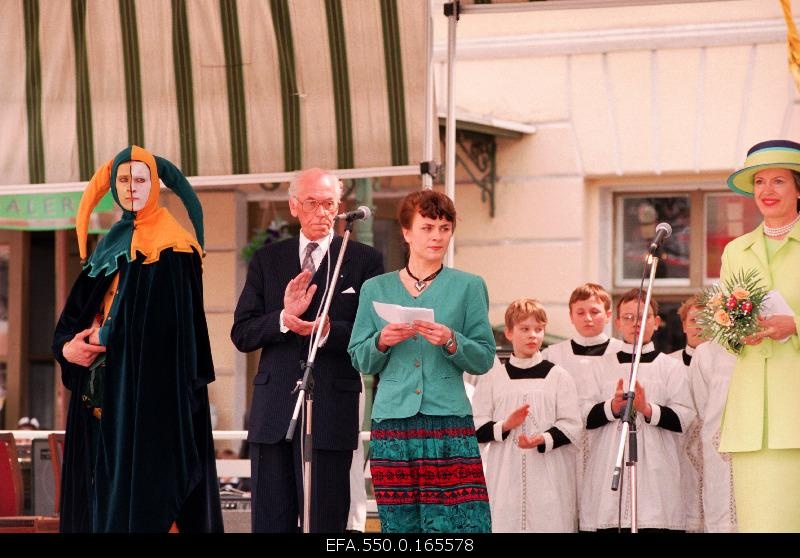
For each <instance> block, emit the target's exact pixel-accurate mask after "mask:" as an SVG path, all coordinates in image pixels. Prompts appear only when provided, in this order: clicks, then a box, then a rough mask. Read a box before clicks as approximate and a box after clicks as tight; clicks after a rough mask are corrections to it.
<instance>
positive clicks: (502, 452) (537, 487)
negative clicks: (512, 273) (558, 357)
mask: <svg viewBox="0 0 800 558" xmlns="http://www.w3.org/2000/svg"><path fill="white" fill-rule="evenodd" d="M509 362H510V363H511V364H512V365H514V366H516V367H518V368H522V369H528V368H532V367H533V366H535V365H537V364H539V363H541V362H543V361H542V357H541V355H540V354H539V353H537V354H536V355H535V356H534V357H533V358H532V359H525V360H522V359H517V358H515V357H513V356H512V357H511V359H510V361H509ZM526 403H527V404H529V405H530V412H529V414H528V417H527V418H526V419H525V422H524V423H523V424H522V425H521V426H520V427H518V428H515V429H513V430H512V431H511V432H510V433H509V435H508V436H507V438H506V439H505V440H503V438H502V423H503V421H504V420H505V419H506V418H507V417H508V416H509V415H510V414H511V413H512V412H513V411H514V410H516V409H518V408H519V407H521V406H522V405H524V404H526ZM472 404H473V412H474V417H475V426H476V429H477V428H480V427H481V426H483V425H484V424H486V423H487V422H489V421H494V422H495V423H496V424H495V425H494V429H493V431H494V440H495V441H492V442H489V443H486V444H481V445H482V446H485V447H484V449H483V451H482V452H481V453H482V455H483V459H484V468H485V471H486V486H487V488H488V491H489V504H490V506H491V513H492V531H493V532H496V533H501V532H575V531H576V529H577V523H576V517H577V514H576V510H575V503H576V497H575V455H576V453H577V448H576V444H577V443H578V442H579V441H580V431H581V422H580V411H579V409H578V395H577V391H576V389H575V382H574V381H573V380H572V378H571V377H570V375H569V373H567V371H566V370H564V369H563V368H561V367H560V366H553V367H552V368H551V369H550V370H549V372H548V373H547V375H546V376H545V377H544V378H535V379H534V378H524V379H515V380H512V379H511V378H509V375H508V372H507V370H506V367H505V365H503V364H501V363H500V361H499V360H495V365H494V366H493V367H492V369H491V370H490V371H489V372H488V373H487V374H485V375H484V376H482V377H481V380H480V382H478V386H477V388H476V390H475V395H474V397H473V400H472ZM553 426H555V427H556V428H558V429H559V430H560V431H561V432H562V433H563V434H564V435H565V436H566V437H567V438H568V439H569V440H570V442H571V443H569V444H565V445H562V446H560V447H558V448H555V449H553V447H552V446H553V439H552V436H550V434H549V433H546V431H547V430H548V429H550V428H551V427H553ZM539 433H544V437H545V439H546V442H547V443H546V446H545V447H546V451H545V452H544V453H540V452H539V451H538V449H537V448H532V449H521V448H520V447H519V446H517V444H516V441H517V437H518V436H519V435H520V434H525V435H526V436H531V435H534V434H539Z"/></svg>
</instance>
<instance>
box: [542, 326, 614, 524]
mask: <svg viewBox="0 0 800 558" xmlns="http://www.w3.org/2000/svg"><path fill="white" fill-rule="evenodd" d="M573 341H574V342H575V343H577V344H578V345H582V346H584V347H588V346H594V345H599V344H601V343H605V342H606V341H608V346H607V347H606V350H605V353H604V354H608V353H616V352H617V351H619V350H620V349H621V348H622V341H620V340H619V339H615V338H613V337H609V336H608V335H606V334H600V335H598V336H596V337H581V336H573V337H572V339H567V340H566V341H561V342H559V343H555V344H554V345H550V346H549V347H547V348H545V349H544V350H543V351H542V358H544V359H546V360H549V361H550V362H554V363H555V364H558V365H559V366H560V367H562V368H564V369H565V370H566V371H567V372H569V374H570V376H572V379H573V380H574V381H575V387H576V388H577V390H578V401H579V403H580V409H581V438H580V443H579V444H578V448H579V451H578V456H577V458H576V459H575V465H576V467H575V481H576V485H577V489H576V491H577V496H576V497H577V500H578V501H577V502H576V508H575V509H576V510H577V509H578V504H579V503H580V498H581V492H582V491H583V475H584V471H585V469H586V463H588V461H589V447H590V444H589V441H588V439H587V436H588V433H587V431H586V415H588V414H589V411H591V410H592V406H593V405H594V404H595V403H596V401H595V397H596V394H597V383H596V377H597V372H596V370H595V369H596V368H597V367H598V366H600V363H601V361H602V355H599V356H588V355H576V354H575V352H574V351H573V348H572V342H573Z"/></svg>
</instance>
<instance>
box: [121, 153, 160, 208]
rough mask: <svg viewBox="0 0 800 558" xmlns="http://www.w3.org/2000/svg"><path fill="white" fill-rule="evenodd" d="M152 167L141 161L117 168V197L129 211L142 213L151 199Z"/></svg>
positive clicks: (124, 164) (123, 164)
mask: <svg viewBox="0 0 800 558" xmlns="http://www.w3.org/2000/svg"><path fill="white" fill-rule="evenodd" d="M151 186H152V182H151V181H150V167H148V166H147V165H146V164H144V163H142V162H141V161H130V162H128V163H122V164H120V165H119V167H117V181H116V188H117V197H118V198H119V203H120V205H121V206H122V207H123V208H124V209H126V210H128V211H140V210H141V209H142V208H143V207H144V206H145V204H146V203H147V198H149V197H150V188H151Z"/></svg>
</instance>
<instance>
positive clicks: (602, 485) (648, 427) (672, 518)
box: [580, 289, 695, 531]
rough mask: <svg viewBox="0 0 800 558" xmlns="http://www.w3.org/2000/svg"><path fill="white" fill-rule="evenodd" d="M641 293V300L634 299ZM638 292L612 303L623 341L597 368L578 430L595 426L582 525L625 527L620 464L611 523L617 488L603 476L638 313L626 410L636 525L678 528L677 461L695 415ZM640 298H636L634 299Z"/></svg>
mask: <svg viewBox="0 0 800 558" xmlns="http://www.w3.org/2000/svg"><path fill="white" fill-rule="evenodd" d="M640 297H641V298H640ZM644 298H645V293H644V292H642V291H639V289H633V290H630V291H628V292H626V293H625V294H624V295H622V297H621V298H620V300H619V302H618V304H617V319H616V325H617V328H618V330H619V331H620V332H621V334H622V338H623V341H624V342H625V344H624V345H623V347H622V350H621V351H619V352H618V353H617V354H606V355H605V356H604V357H603V364H602V366H601V367H600V369H599V370H598V376H597V385H598V387H599V389H600V393H601V394H602V398H603V399H600V400H599V401H598V402H597V403H596V404H595V406H594V407H593V408H592V410H591V411H590V412H589V416H588V419H587V421H586V427H587V429H589V430H594V429H597V435H596V436H593V437H592V439H591V443H592V448H591V449H590V458H589V463H588V464H587V469H586V476H585V478H584V483H585V484H584V490H583V493H582V494H581V504H580V521H581V529H582V530H590V531H594V530H604V529H608V530H614V529H616V528H617V527H618V526H620V527H621V528H622V529H630V525H631V514H630V506H629V502H630V497H631V486H630V473H629V470H628V468H627V467H623V482H622V486H621V488H620V490H621V492H622V518H621V523H620V521H619V506H620V492H614V491H612V490H611V474H612V472H613V470H614V465H615V463H614V460H615V458H616V454H617V447H618V442H619V433H618V426H619V424H620V423H619V421H618V420H617V418H618V417H619V415H620V414H621V412H622V410H623V407H624V405H625V400H624V399H623V393H626V392H627V391H628V379H629V377H630V370H631V364H630V362H631V359H632V354H631V353H632V352H633V347H634V343H635V342H636V340H637V338H638V335H639V327H640V323H639V322H640V319H639V316H638V312H639V311H641V314H642V316H643V319H642V320H641V321H643V323H642V327H644V338H643V339H644V346H643V347H642V355H641V360H640V363H639V369H638V380H637V382H636V385H635V387H634V391H635V398H634V409H635V410H636V429H637V440H638V447H639V454H638V457H639V459H638V464H637V469H636V471H637V481H638V482H637V486H638V492H637V494H638V507H637V510H638V514H637V517H638V524H637V525H638V528H639V530H665V529H668V530H676V531H683V530H685V528H686V522H685V516H686V513H685V507H684V503H683V495H682V493H681V474H680V459H681V457H680V456H681V453H682V451H683V445H682V444H683V439H682V433H683V432H684V431H685V430H686V428H687V427H688V426H689V424H691V422H692V420H694V417H695V411H694V405H693V403H692V396H691V393H690V391H689V383H688V380H687V377H686V370H685V367H684V366H683V365H682V364H681V363H680V362H678V361H676V360H675V359H672V358H669V357H668V356H667V355H665V354H663V353H659V352H658V351H656V350H655V348H654V347H653V343H652V342H651V339H652V337H653V332H654V331H655V330H656V328H657V327H658V326H659V325H660V324H661V320H660V318H659V317H658V304H657V303H656V301H655V300H652V299H651V301H650V307H649V308H640V306H641V302H643V301H644ZM640 300H641V302H640Z"/></svg>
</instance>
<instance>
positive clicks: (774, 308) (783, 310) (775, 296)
mask: <svg viewBox="0 0 800 558" xmlns="http://www.w3.org/2000/svg"><path fill="white" fill-rule="evenodd" d="M759 313H760V314H761V316H763V317H765V318H769V317H770V316H781V315H785V316H794V310H792V307H791V306H789V303H788V302H786V299H785V298H783V295H781V293H779V292H778V291H775V290H772V291H770V292H768V293H767V296H766V297H764V300H763V301H762V302H761V311H760V312H759ZM789 337H791V336H789ZM789 337H785V338H783V339H780V340H779V342H780V343H786V342H787V341H788V340H789Z"/></svg>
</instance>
